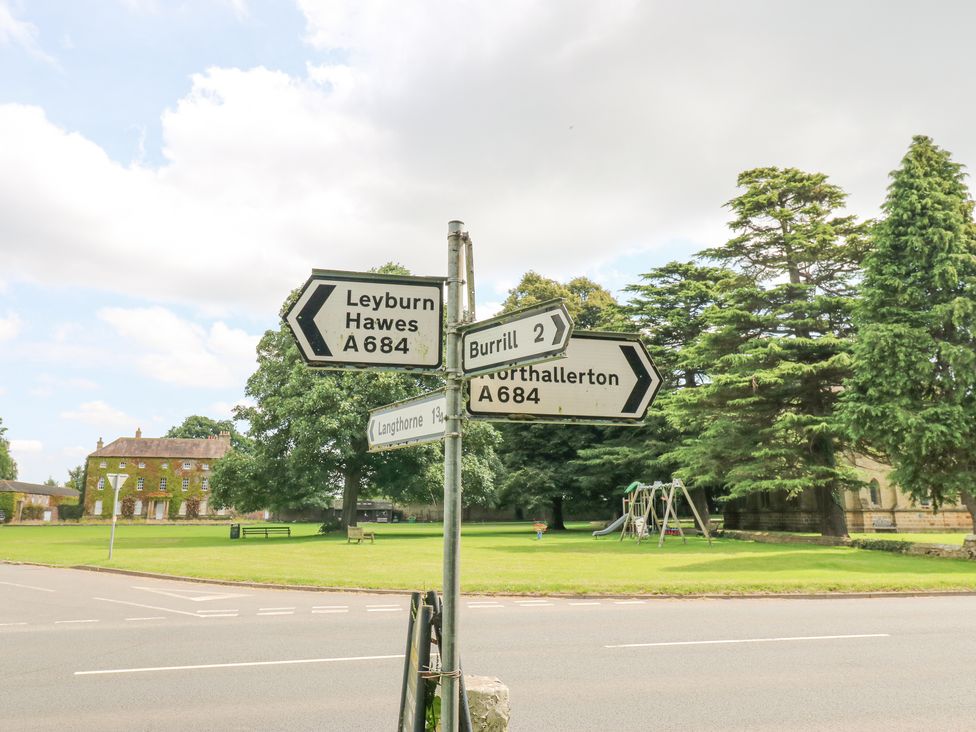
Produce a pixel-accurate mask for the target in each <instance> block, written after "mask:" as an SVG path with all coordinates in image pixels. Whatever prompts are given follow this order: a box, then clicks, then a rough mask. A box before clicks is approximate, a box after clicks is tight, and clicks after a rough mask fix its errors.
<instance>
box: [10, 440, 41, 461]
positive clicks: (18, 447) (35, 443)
mask: <svg viewBox="0 0 976 732" xmlns="http://www.w3.org/2000/svg"><path fill="white" fill-rule="evenodd" d="M10 452H11V453H13V455H14V457H16V456H17V455H29V454H36V453H40V452H44V443H43V442H41V441H40V440H11V441H10Z"/></svg>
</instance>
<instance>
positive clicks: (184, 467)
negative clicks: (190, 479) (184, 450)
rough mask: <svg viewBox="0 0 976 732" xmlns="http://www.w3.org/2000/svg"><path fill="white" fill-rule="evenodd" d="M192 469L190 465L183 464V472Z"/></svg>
mask: <svg viewBox="0 0 976 732" xmlns="http://www.w3.org/2000/svg"><path fill="white" fill-rule="evenodd" d="M190 467H191V465H190V463H183V470H189V469H190Z"/></svg>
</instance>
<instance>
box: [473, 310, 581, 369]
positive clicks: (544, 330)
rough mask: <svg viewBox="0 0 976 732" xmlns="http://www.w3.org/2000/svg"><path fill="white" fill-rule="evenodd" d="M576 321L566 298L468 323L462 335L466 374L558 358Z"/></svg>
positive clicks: (564, 348)
mask: <svg viewBox="0 0 976 732" xmlns="http://www.w3.org/2000/svg"><path fill="white" fill-rule="evenodd" d="M572 332H573V321H572V319H570V317H569V312H568V311H567V310H566V305H565V304H564V303H563V301H562V300H553V301H550V302H546V303H542V304H540V305H536V306H534V307H530V308H525V309H523V310H518V311H515V312H512V313H506V314H504V315H500V316H498V317H497V318H490V319H488V320H482V321H481V322H479V323H474V324H472V325H469V326H466V327H465V328H464V329H463V331H462V334H461V352H462V356H461V368H462V370H463V371H464V375H465V376H474V375H477V374H487V373H491V372H493V371H499V370H501V369H504V368H506V367H511V366H522V365H525V364H530V363H539V362H540V361H549V360H551V359H554V358H558V357H559V356H561V355H562V354H563V352H564V351H565V350H566V345H567V343H568V342H569V336H570V334H571V333H572Z"/></svg>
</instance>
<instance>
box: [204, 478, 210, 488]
mask: <svg viewBox="0 0 976 732" xmlns="http://www.w3.org/2000/svg"><path fill="white" fill-rule="evenodd" d="M203 490H205V491H209V490H210V481H209V480H207V479H206V478H204V479H203Z"/></svg>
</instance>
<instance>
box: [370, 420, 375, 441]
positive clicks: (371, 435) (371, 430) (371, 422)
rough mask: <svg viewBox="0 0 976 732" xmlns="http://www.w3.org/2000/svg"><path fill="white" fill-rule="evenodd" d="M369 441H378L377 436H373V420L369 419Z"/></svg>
mask: <svg viewBox="0 0 976 732" xmlns="http://www.w3.org/2000/svg"><path fill="white" fill-rule="evenodd" d="M369 441H370V442H376V438H375V437H373V420H369Z"/></svg>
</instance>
